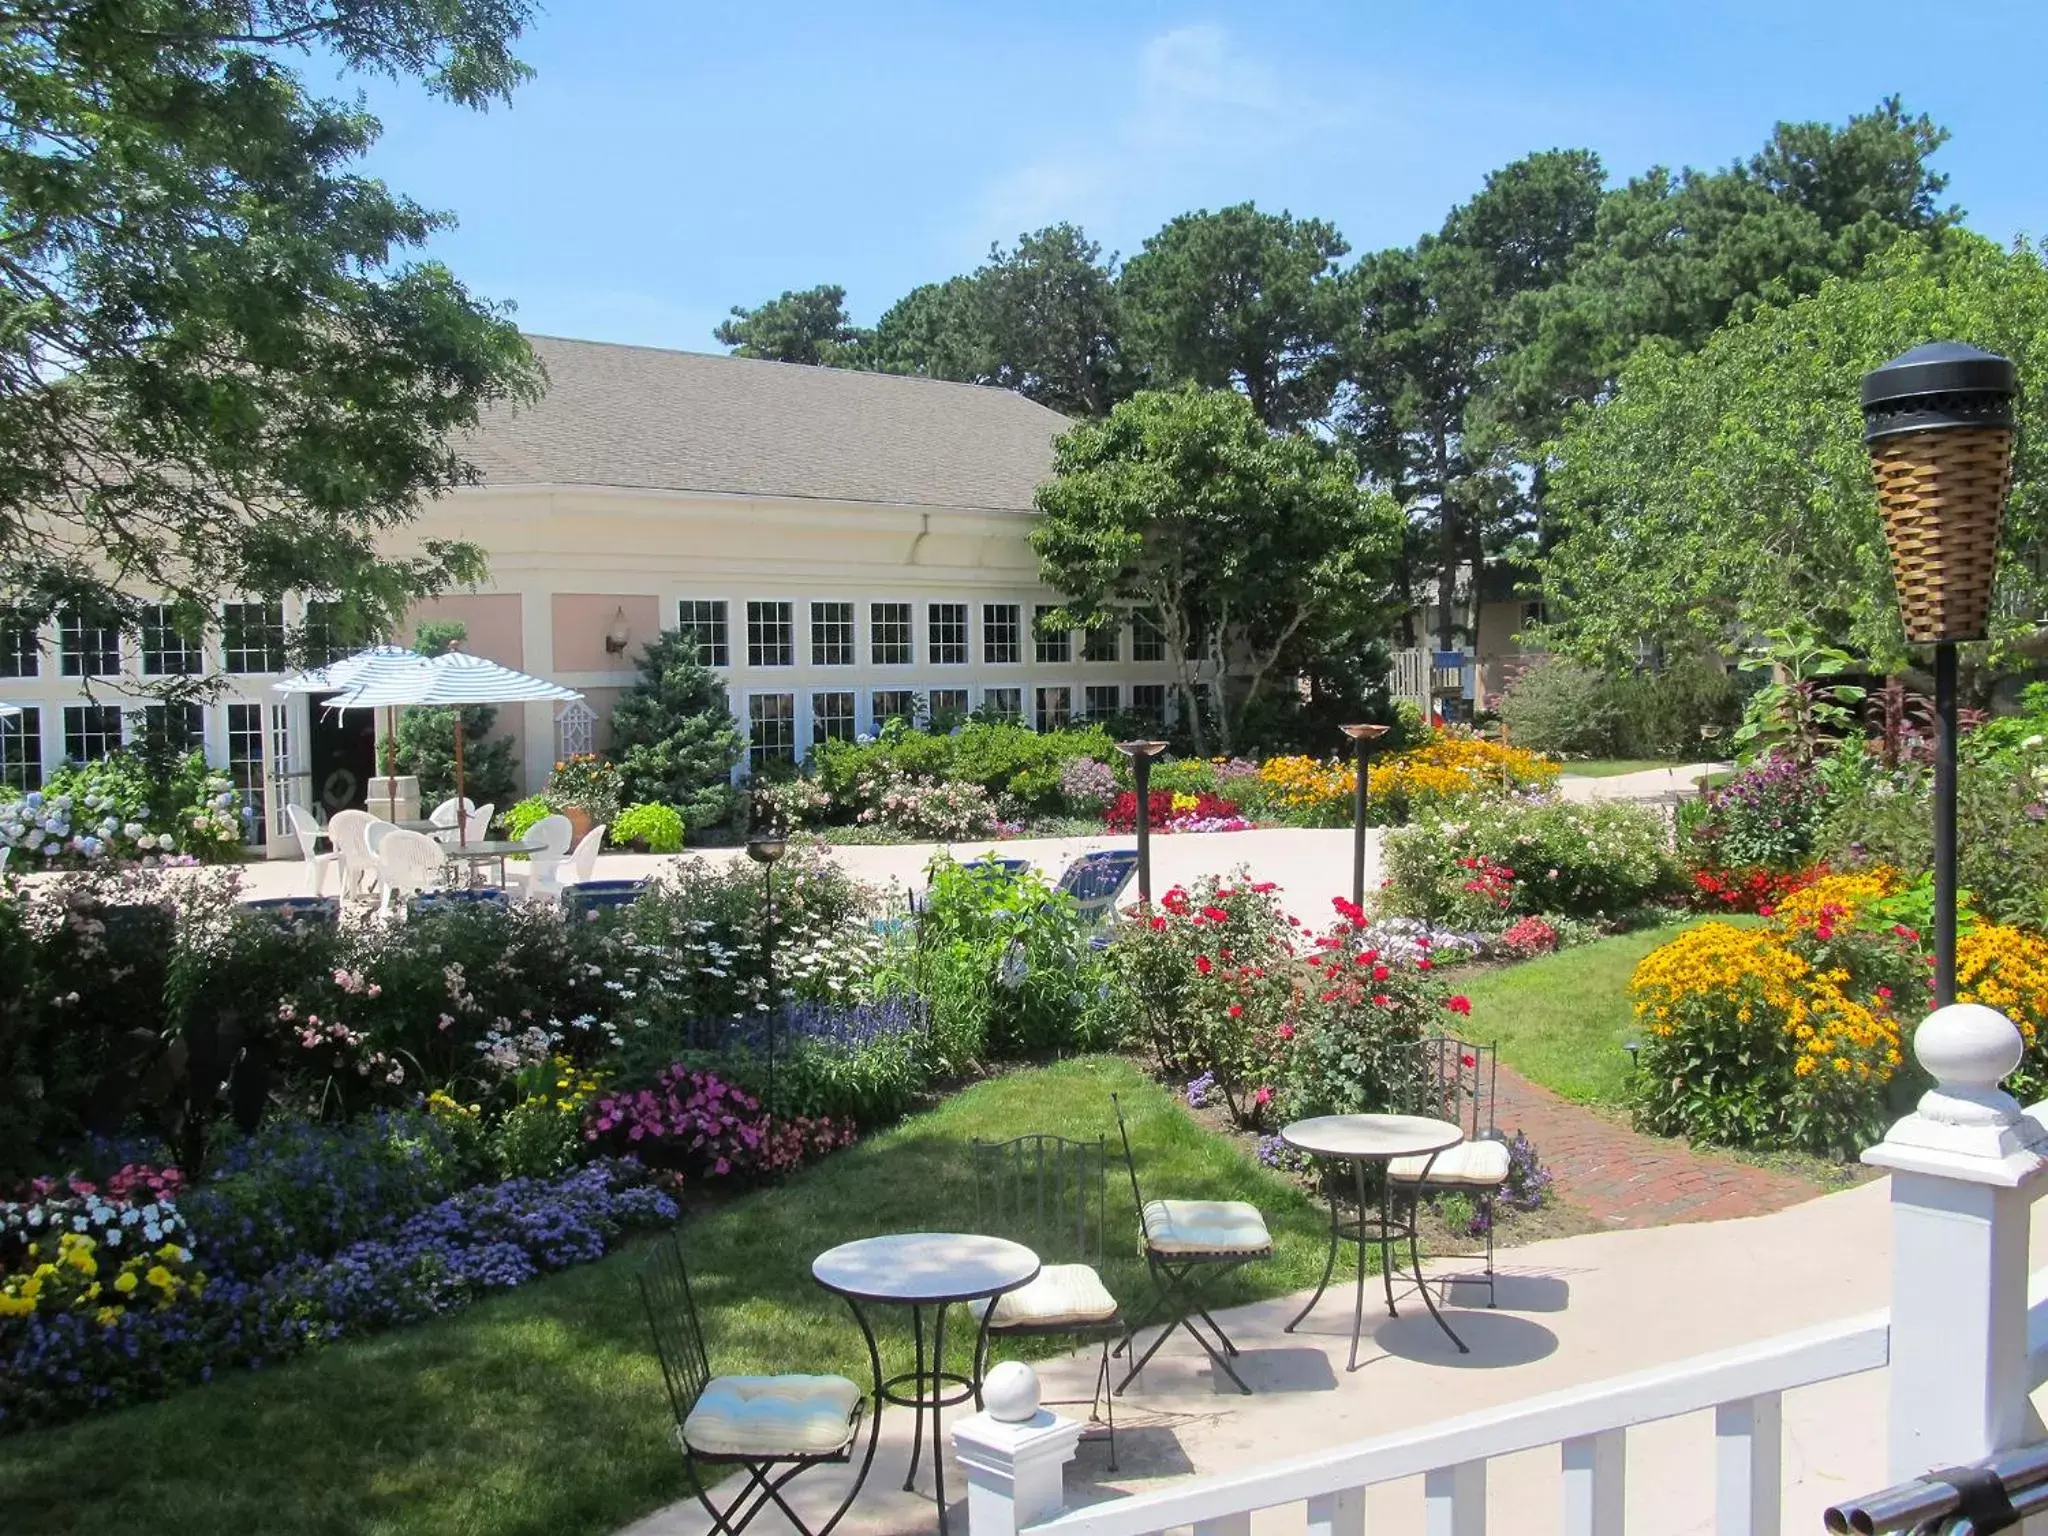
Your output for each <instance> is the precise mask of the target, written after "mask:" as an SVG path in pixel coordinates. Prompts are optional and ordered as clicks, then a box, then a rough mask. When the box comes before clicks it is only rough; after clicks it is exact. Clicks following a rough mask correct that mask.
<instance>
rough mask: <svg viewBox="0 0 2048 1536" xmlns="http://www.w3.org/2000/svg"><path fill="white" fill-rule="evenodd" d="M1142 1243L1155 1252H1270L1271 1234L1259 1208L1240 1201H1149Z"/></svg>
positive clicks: (1144, 1218)
mask: <svg viewBox="0 0 2048 1536" xmlns="http://www.w3.org/2000/svg"><path fill="white" fill-rule="evenodd" d="M1142 1219H1143V1222H1144V1226H1145V1246H1146V1247H1148V1248H1150V1249H1151V1250H1152V1251H1153V1252H1155V1253H1241V1254H1266V1253H1271V1252H1272V1251H1273V1235H1272V1234H1271V1233H1270V1232H1268V1231H1267V1230H1266V1218H1265V1217H1263V1216H1261V1215H1260V1214H1259V1212H1258V1207H1256V1206H1252V1205H1247V1204H1245V1202H1244V1201H1242V1200H1148V1201H1147V1202H1146V1203H1145V1210H1144V1213H1143V1217H1142Z"/></svg>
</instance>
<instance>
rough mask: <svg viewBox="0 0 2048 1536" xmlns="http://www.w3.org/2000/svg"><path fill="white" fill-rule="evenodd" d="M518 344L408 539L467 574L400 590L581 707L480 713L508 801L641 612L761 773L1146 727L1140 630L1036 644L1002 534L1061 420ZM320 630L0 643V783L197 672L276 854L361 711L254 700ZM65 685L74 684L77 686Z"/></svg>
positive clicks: (622, 665)
mask: <svg viewBox="0 0 2048 1536" xmlns="http://www.w3.org/2000/svg"><path fill="white" fill-rule="evenodd" d="M531 340H532V343H533V347H534V351H535V352H536V354H537V355H538V356H539V358H540V360H541V362H542V363H543V364H544V365H545V366H546V369H547V373H548V380H549V385H548V391H547V394H546V396H545V398H543V399H542V400H541V401H540V402H539V403H538V404H536V405H533V406H530V407H524V408H519V409H510V408H507V409H502V410H497V411H494V412H492V413H491V414H490V415H489V417H488V418H487V419H486V420H485V421H484V422H483V423H482V424H481V426H480V428H479V430H478V431H477V433H476V434H475V435H474V436H473V438H472V439H471V441H470V442H469V443H468V444H467V446H466V448H465V453H466V454H467V456H468V457H470V458H471V459H472V460H473V462H474V463H475V464H476V465H477V466H478V468H479V470H480V471H481V477H482V479H481V483H480V484H478V485H475V486H471V487H466V488H463V489H460V490H457V491H455V492H453V493H451V494H449V495H447V496H445V497H442V498H441V499H439V500H438V501H436V502H434V503H433V504H432V505H430V506H429V507H428V508H427V509H426V511H425V513H424V514H423V516H422V517H421V518H420V519H419V521H418V522H417V523H416V524H414V525H413V526H412V527H411V528H410V529H408V530H406V532H405V534H404V539H405V540H407V541H424V540H427V539H451V538H459V539H466V540H469V541H471V542H473V543H475V544H477V545H479V546H480V547H482V548H483V549H484V550H485V551H486V552H487V553H488V555H489V558H490V575H489V578H488V582H487V584H486V585H485V586H484V587H483V588H482V589H481V590H479V591H476V592H462V593H452V594H449V595H447V596H444V597H442V598H440V599H438V600H436V601H434V602H431V603H428V604H425V605H423V606H422V607H421V608H420V609H419V610H418V611H417V612H416V613H415V614H414V615H413V619H414V621H415V622H416V623H417V622H418V621H420V620H423V619H459V620H461V621H462V622H463V623H464V624H465V625H466V626H467V628H468V642H467V646H466V648H467V649H468V650H470V651H473V652H475V653H476V654H478V655H481V656H487V657H490V658H491V659H493V660H496V661H500V662H503V663H505V664H506V665H508V666H513V667H518V668H520V669H521V670H523V671H527V672H532V673H535V674H537V675H539V676H542V677H546V678H549V679H551V680H553V681H555V682H558V683H561V684H563V685H565V686H567V687H570V688H574V689H577V690H578V691H579V692H581V693H582V694H583V695H584V700H585V702H584V703H582V704H568V705H562V706H555V705H546V704H531V705H523V706H517V707H514V708H509V709H506V710H503V711H501V712H500V715H499V728H500V729H501V730H503V731H505V732H507V733H509V734H510V735H512V736H513V737H514V738H515V739H516V740H517V741H518V743H519V757H520V761H521V764H522V774H523V778H524V783H525V787H526V788H527V789H528V790H529V791H531V790H537V789H539V788H540V787H541V786H542V785H543V784H544V783H545V782H546V780H547V777H548V773H549V771H550V769H551V768H552V766H553V764H554V762H555V761H556V760H557V759H558V758H561V757H564V756H566V755H568V754H569V753H572V752H579V751H589V750H601V749H603V748H604V747H605V746H606V745H607V742H608V723H609V716H610V713H611V707H612V705H613V704H614V703H615V702H616V701H617V699H618V698H619V696H620V694H621V693H622V692H623V691H624V690H625V688H626V687H627V686H628V685H629V684H630V683H631V681H632V679H633V676H634V670H635V669H634V663H635V660H636V658H637V657H638V655H639V654H640V650H641V647H642V645H643V644H644V643H645V642H646V641H647V639H649V638H650V637H651V636H652V635H653V634H654V633H655V632H656V631H657V630H660V629H665V628H677V627H680V628H683V629H685V630H686V631H688V632H689V633H690V634H692V635H694V636H695V637H696V639H697V642H698V645H699V648H700V653H701V654H702V655H703V657H704V659H705V660H706V661H707V662H708V663H710V664H711V665H713V666H714V667H716V668H717V669H718V670H720V671H721V672H723V673H724V674H725V675H726V677H727V678H728V679H729V683H730V689H731V696H732V706H733V712H734V714H735V716H737V718H738V719H739V721H740V723H741V725H742V728H743V729H745V730H746V731H747V732H748V734H749V739H750V742H751V749H750V755H751V757H752V758H753V759H754V760H755V761H757V762H758V761H761V760H764V759H768V758H785V759H791V760H801V758H802V757H803V755H804V754H805V753H806V752H807V751H808V750H809V749H810V747H811V746H812V744H813V743H815V742H817V741H820V740H822V739H825V738H827V737H835V736H837V737H851V736H854V735H857V734H861V733H866V732H870V731H873V730H875V729H877V728H878V727H879V726H880V725H881V724H882V723H883V722H885V721H886V720H887V719H888V718H890V717H891V716H892V715H899V714H909V713H913V712H916V713H921V714H926V715H929V714H940V715H947V714H966V713H967V712H969V711H971V710H974V709H983V710H987V711H990V712H993V713H1000V714H1007V715H1010V716H1013V717H1016V718H1019V719H1022V720H1025V721H1027V722H1029V723H1031V724H1033V725H1036V726H1039V727H1047V726H1053V725H1058V724H1061V723H1064V722H1066V721H1068V720H1071V719H1076V718H1081V717H1086V716H1095V717H1100V716H1105V715H1110V714H1116V713H1127V714H1137V715H1141V716H1150V717H1153V718H1159V719H1163V718H1164V715H1165V711H1166V709H1167V700H1168V695H1169V688H1168V683H1169V680H1170V678H1171V676H1172V673H1171V670H1170V668H1169V666H1168V663H1167V659H1166V654H1165V647H1164V643H1163V641H1162V639H1161V638H1160V637H1159V635H1158V633H1157V631H1156V630H1154V629H1152V628H1151V627H1150V626H1147V625H1144V624H1143V623H1142V622H1140V623H1138V624H1137V625H1136V627H1135V628H1134V626H1133V624H1132V623H1131V622H1128V621H1127V622H1126V623H1125V624H1124V625H1123V626H1121V627H1120V628H1119V629H1117V630H1115V631H1108V630H1105V631H1100V632H1094V633H1089V634H1071V633H1060V634H1054V635H1040V634H1037V633H1036V632H1035V621H1036V619H1037V617H1038V615H1039V613H1040V611H1041V610H1043V609H1047V608H1050V607H1051V606H1053V605H1054V604H1055V603H1056V602H1057V600H1058V597H1057V594H1055V593H1054V592H1052V591H1050V590H1049V589H1047V588H1046V587H1045V586H1043V585H1042V584H1041V583H1040V582H1039V581H1038V579H1037V562H1036V559H1035V557H1034V556H1033V554H1032V552H1031V548H1030V545H1029V543H1028V541H1027V534H1028V532H1029V529H1030V527H1031V522H1032V518H1033V516H1034V514H1033V512H1032V508H1031V497H1032V491H1033V489H1034V488H1035V487H1036V486H1037V484H1038V482H1039V481H1040V480H1041V479H1043V478H1044V477H1045V476H1046V474H1048V473H1049V472H1050V469H1051V465H1052V443H1053V439H1054V437H1055V436H1057V434H1058V433H1059V432H1060V431H1061V430H1062V429H1063V428H1064V427H1065V426H1066V424H1067V423H1066V420H1065V418H1063V417H1061V416H1059V415H1058V414H1057V413H1055V412H1053V411H1050V410H1047V409H1045V408H1044V407H1042V406H1039V405H1036V404H1034V403H1033V402H1031V401H1029V400H1026V399H1024V398H1023V397H1022V396H1020V395H1016V394H1013V393H1011V392H1009V391H1007V390H1001V389H993V388H986V387H982V386H977V385H969V384H952V383H945V382H942V381H938V380H930V379H913V378H904V377H900V376H896V375H890V374H872V373H855V372H848V371H840V370H834V369H825V368H810V367H802V366H797V365H792V364H785V363H768V362H758V361H753V360H749V359H743V358H733V357H718V356H707V355H702V354H698V353H690V352H672V351H664V350H661V349H657V348H652V347H633V346H618V345H612V344H608V343H598V342H586V341H568V340H561V339H558V338H554V337H545V336H539V337H533V338H531ZM318 617H319V615H318V614H317V612H313V613H308V611H307V610H306V609H305V608H304V607H303V606H302V605H299V604H297V603H296V602H286V603H284V604H229V605H227V606H226V607H225V608H224V609H223V612H222V615H221V628H220V632H219V633H218V635H216V636H212V637H209V640H208V643H207V644H206V645H205V646H199V647H194V646H187V645H185V643H184V642H182V641H181V640H179V639H178V637H177V636H176V635H175V634H174V633H171V632H170V631H168V629H167V628H159V629H157V630H155V631H150V630H145V632H144V633H143V634H141V635H116V634H112V633H110V632H106V631H101V630H95V629H91V628H89V627H87V628H80V627H78V626H75V625H73V626H51V627H50V628H49V629H48V630H47V631H46V632H45V633H44V634H43V635H42V636H40V637H33V636H25V635H21V634H19V633H17V634H16V636H15V637H14V642H13V643H12V644H9V645H5V646H0V698H4V699H5V700H6V701H7V702H10V703H15V704H21V705H25V706H28V708H29V712H28V713H26V714H24V715H23V716H22V717H21V719H20V720H19V721H16V722H12V723H11V725H10V727H9V728H8V729H7V730H6V732H5V734H4V735H0V774H4V775H5V777H6V778H7V780H8V781H9V782H12V783H14V784H16V785H17V786H21V787H28V786H29V785H31V784H32V783H34V782H38V781H39V780H40V776H41V774H42V773H43V772H44V771H45V769H46V768H47V767H48V766H51V765H54V764H55V763H57V762H58V761H60V760H62V759H63V758H65V757H72V758H84V757H91V756H96V755H98V754H99V753H101V752H104V751H106V750H108V749H109V748H110V747H111V746H112V745H114V744H116V743H118V742H119V741H120V739H121V735H122V731H123V728H124V724H123V718H122V711H121V709H120V706H119V700H118V693H119V690H120V688H121V686H122V684H123V681H124V680H129V681H131V682H139V681H141V680H142V679H144V678H146V677H151V676H160V675H162V674H163V673H164V672H165V671H166V670H176V671H192V670H199V671H203V672H206V673H216V672H217V673H219V674H221V675H222V678H223V682H224V684H225V687H224V692H223V694H222V696H221V697H220V699H219V700H218V701H217V702H215V703H211V704H208V705H206V706H204V707H203V708H202V709H199V710H197V711H196V713H195V714H194V715H193V717H192V718H191V719H190V721H189V722H186V723H187V724H188V725H189V727H190V728H191V729H192V730H193V734H194V736H195V738H196V739H199V740H202V741H203V742H204V743H205V746H206V750H207V753H208V755H209V757H211V758H212V759H213V760H214V761H216V762H218V763H222V764H225V765H226V766H227V767H228V768H229V769H230V770H231V771H232V772H233V774H234V775H235V777H236V780H237V782H238V783H239V784H240V785H241V786H242V788H243V790H244V792H245V794H247V795H248V796H249V797H250V799H251V801H252V803H253V802H258V801H260V806H261V810H260V813H259V814H260V815H261V816H262V817H263V818H264V819H266V820H267V821H268V822H269V823H271V824H272V826H271V831H272V841H273V842H281V840H282V832H283V828H282V825H281V820H282V811H281V806H282V804H283V803H284V802H285V801H286V800H292V801H297V802H299V803H304V804H312V805H316V806H318V807H320V808H321V809H323V810H333V809H338V808H340V807H341V806H344V805H348V804H351V803H357V804H359V803H361V801H362V798H363V793H364V790H363V784H364V781H365V780H366V779H367V778H368V776H369V775H370V773H371V772H372V771H373V765H372V762H371V739H370V722H369V720H368V718H367V717H366V716H361V715H357V716H351V717H346V718H341V719H337V717H336V716H335V715H334V714H333V713H332V712H323V711H322V710H320V709H319V708H318V701H317V700H312V701H309V700H307V699H305V698H287V697H285V696H283V695H281V694H278V693H276V692H275V691H274V690H273V689H272V687H271V685H272V684H273V683H274V682H276V681H277V677H278V669H279V667H281V666H282V664H283V655H282V653H283V649H284V644H283V641H284V635H285V631H286V628H287V626H288V625H290V626H295V625H299V624H302V623H307V622H309V621H311V622H312V623H315V624H317V621H318ZM38 639H39V640H40V645H38V644H37V643H35V642H36V641H37V640H38ZM87 678H92V679H94V680H96V683H97V684H98V687H97V688H96V690H95V691H96V692H98V693H99V694H100V697H98V698H94V699H88V698H87V697H85V695H84V693H83V692H82V685H83V683H84V682H85V680H86V679H87ZM132 726H133V722H132V721H130V722H128V727H129V728H130V729H132ZM257 835H259V836H260V835H261V834H260V833H259V834H257Z"/></svg>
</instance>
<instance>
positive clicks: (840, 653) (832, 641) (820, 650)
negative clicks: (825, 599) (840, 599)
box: [811, 603, 853, 667]
mask: <svg viewBox="0 0 2048 1536" xmlns="http://www.w3.org/2000/svg"><path fill="white" fill-rule="evenodd" d="M811 665H812V666H814V667H850V666H852V665H853V604H851V603H813V604H811Z"/></svg>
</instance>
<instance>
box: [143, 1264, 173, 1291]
mask: <svg viewBox="0 0 2048 1536" xmlns="http://www.w3.org/2000/svg"><path fill="white" fill-rule="evenodd" d="M142 1278H143V1279H145V1280H147V1281H148V1282H149V1283H150V1284H151V1285H153V1286H155V1287H156V1288H157V1289H158V1290H160V1291H167V1290H169V1289H170V1288H171V1287H172V1286H174V1285H176V1284H177V1283H178V1282H177V1277H176V1276H174V1275H173V1274H172V1273H171V1272H170V1271H169V1270H168V1269H165V1268H164V1267H163V1265H161V1264H152V1265H150V1267H149V1273H148V1274H146V1275H144V1276H143V1277H142Z"/></svg>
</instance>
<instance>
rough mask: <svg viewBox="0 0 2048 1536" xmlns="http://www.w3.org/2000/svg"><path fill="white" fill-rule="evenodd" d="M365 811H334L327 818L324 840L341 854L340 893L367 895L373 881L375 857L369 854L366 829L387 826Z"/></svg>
mask: <svg viewBox="0 0 2048 1536" xmlns="http://www.w3.org/2000/svg"><path fill="white" fill-rule="evenodd" d="M390 825H391V823H390V822H388V821H385V822H380V821H378V820H377V819H376V818H375V817H374V816H372V815H371V814H370V813H369V812H368V811H336V812H335V813H334V814H333V815H332V816H330V817H328V818H327V840H328V841H329V842H331V843H333V844H334V851H335V853H336V854H338V855H339V856H340V858H341V894H342V895H343V896H367V895H368V894H369V893H370V888H371V887H372V886H373V885H374V884H375V883H376V879H377V861H376V860H375V859H374V858H372V857H371V855H370V838H369V831H370V828H371V827H373V826H385V827H388V826H390Z"/></svg>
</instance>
